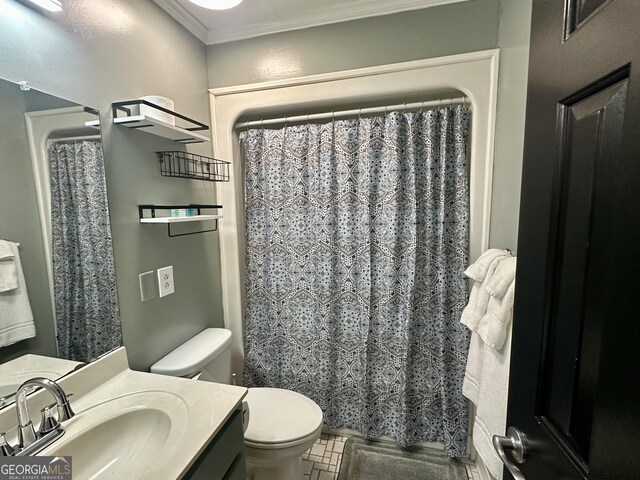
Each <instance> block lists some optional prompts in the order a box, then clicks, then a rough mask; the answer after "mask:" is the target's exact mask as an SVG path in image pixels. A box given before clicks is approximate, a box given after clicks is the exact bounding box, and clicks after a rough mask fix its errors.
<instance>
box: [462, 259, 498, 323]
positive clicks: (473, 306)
mask: <svg viewBox="0 0 640 480" xmlns="http://www.w3.org/2000/svg"><path fill="white" fill-rule="evenodd" d="M489 252H492V253H491V254H490V255H487V254H488V253H489ZM489 258H490V259H491V260H490V262H489V263H488V264H487V268H486V270H484V273H483V275H482V277H479V276H477V275H476V273H477V269H473V268H472V267H474V266H475V265H476V264H478V262H481V263H482V264H483V265H484V264H485V263H486V262H487V261H488V260H487V259H489ZM507 258H510V255H509V254H508V253H507V252H506V251H505V250H498V249H492V250H487V251H486V252H484V253H483V254H482V255H481V256H480V258H479V259H478V261H476V263H474V264H473V265H471V266H470V267H469V268H467V270H466V271H465V275H467V276H469V273H467V272H469V270H473V271H472V272H471V274H472V275H475V276H476V278H482V279H483V280H484V281H482V280H476V282H475V283H474V285H473V288H472V289H471V293H470V294H469V303H468V304H467V306H466V307H465V308H464V310H463V311H462V315H461V316H460V322H461V323H462V324H463V325H466V326H467V327H469V330H471V331H472V332H475V331H476V330H477V328H478V325H479V324H480V320H482V317H484V315H485V314H486V313H487V307H488V305H489V299H490V298H491V295H490V294H489V291H488V290H487V289H486V288H484V286H485V283H486V282H488V281H489V280H490V279H491V277H492V276H493V272H494V271H495V270H496V268H497V266H498V265H499V264H500V262H502V261H503V260H505V259H507ZM483 269H484V267H483ZM469 278H473V277H469Z"/></svg>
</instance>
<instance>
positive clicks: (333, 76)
mask: <svg viewBox="0 0 640 480" xmlns="http://www.w3.org/2000/svg"><path fill="white" fill-rule="evenodd" d="M497 52H498V50H497V49H492V50H481V51H478V52H469V53H463V54H460V55H447V56H445V57H436V58H429V59H426V60H413V61H410V62H402V63H389V64H386V65H379V66H375V67H364V68H355V69H353V70H344V71H342V72H330V73H318V74H316V75H307V76H305V77H296V78H285V79H282V80H272V81H268V82H260V83H247V84H244V85H234V86H231V87H218V88H210V89H209V93H211V94H212V95H213V96H215V97H221V96H223V95H236V94H238V93H247V92H262V91H265V90H272V89H276V88H281V87H295V86H298V85H311V84H317V83H323V82H333V81H334V80H346V79H351V78H360V77H370V76H372V75H382V74H385V73H395V72H408V71H411V70H423V69H425V68H433V67H439V66H445V65H448V66H451V65H456V64H467V63H469V62H473V61H475V60H487V59H490V58H493V57H494V56H496V55H497ZM496 75H497V72H496Z"/></svg>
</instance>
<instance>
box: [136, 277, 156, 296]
mask: <svg viewBox="0 0 640 480" xmlns="http://www.w3.org/2000/svg"><path fill="white" fill-rule="evenodd" d="M138 282H139V283H140V300H142V301H143V302H146V301H147V300H151V299H152V298H156V297H157V296H158V295H157V293H156V279H155V277H154V276H153V270H151V271H149V272H144V273H141V274H140V275H138Z"/></svg>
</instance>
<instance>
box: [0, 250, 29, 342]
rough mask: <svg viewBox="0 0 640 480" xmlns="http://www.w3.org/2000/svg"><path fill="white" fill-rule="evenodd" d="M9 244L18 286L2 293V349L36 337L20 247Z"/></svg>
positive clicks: (0, 340)
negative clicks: (21, 262)
mask: <svg viewBox="0 0 640 480" xmlns="http://www.w3.org/2000/svg"><path fill="white" fill-rule="evenodd" d="M7 243H9V246H10V247H11V251H12V252H13V259H14V262H15V266H16V271H17V276H18V286H17V288H14V289H13V290H9V291H5V292H0V347H6V346H7V345H11V344H12V343H16V342H19V341H20V340H24V339H26V338H31V337H35V335H36V327H35V325H34V323H33V313H32V312H31V305H30V304H29V296H28V295H27V286H26V284H25V281H24V274H23V272H22V265H21V264H20V253H19V252H18V245H16V244H15V243H12V242H7Z"/></svg>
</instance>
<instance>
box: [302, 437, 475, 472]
mask: <svg viewBox="0 0 640 480" xmlns="http://www.w3.org/2000/svg"><path fill="white" fill-rule="evenodd" d="M347 438H348V437H341V436H340V435H331V434H327V433H323V434H322V435H320V438H319V439H318V440H317V441H316V443H315V444H314V445H313V447H311V448H310V449H309V450H307V451H306V452H304V454H303V455H302V471H303V473H304V477H303V480H337V478H338V472H339V471H340V464H341V463H342V451H343V449H344V442H346V441H347ZM465 467H466V469H467V475H468V477H469V480H480V475H479V473H478V470H477V468H476V466H475V465H474V464H471V463H466V462H465Z"/></svg>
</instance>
